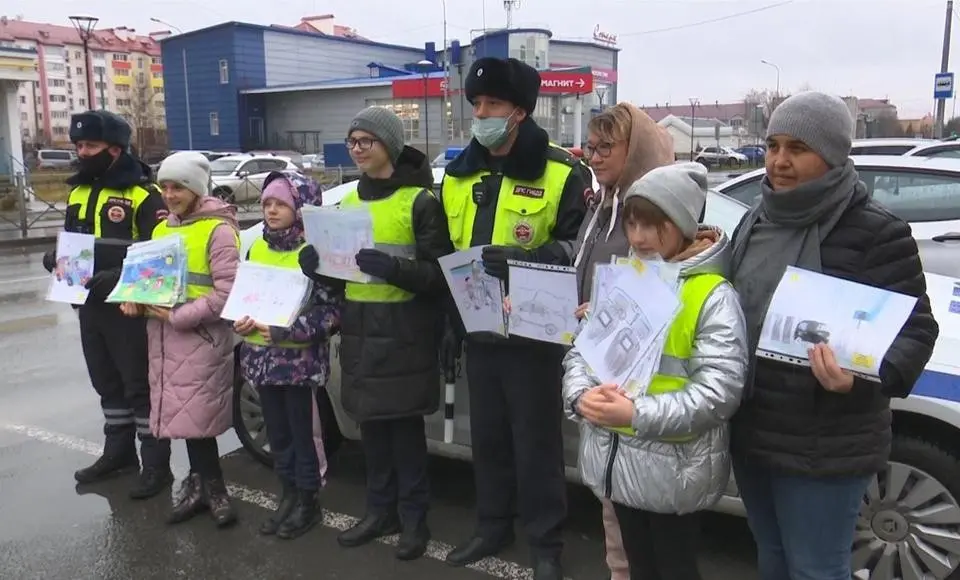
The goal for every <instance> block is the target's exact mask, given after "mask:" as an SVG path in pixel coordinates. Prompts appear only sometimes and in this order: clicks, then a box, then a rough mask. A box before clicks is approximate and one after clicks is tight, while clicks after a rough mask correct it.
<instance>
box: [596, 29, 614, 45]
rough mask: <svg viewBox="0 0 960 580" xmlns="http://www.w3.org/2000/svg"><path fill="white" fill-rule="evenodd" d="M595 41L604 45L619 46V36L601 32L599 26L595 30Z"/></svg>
mask: <svg viewBox="0 0 960 580" xmlns="http://www.w3.org/2000/svg"><path fill="white" fill-rule="evenodd" d="M593 39H594V40H596V41H597V42H602V43H604V44H610V45H614V44H617V35H616V34H613V33H612V32H604V31H602V30H600V25H599V24H598V25H597V26H596V28H594V29H593Z"/></svg>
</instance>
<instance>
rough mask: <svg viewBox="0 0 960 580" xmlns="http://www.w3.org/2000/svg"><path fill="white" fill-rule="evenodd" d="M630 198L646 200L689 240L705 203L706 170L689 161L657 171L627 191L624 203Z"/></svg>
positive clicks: (645, 176)
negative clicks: (665, 215) (657, 208)
mask: <svg viewBox="0 0 960 580" xmlns="http://www.w3.org/2000/svg"><path fill="white" fill-rule="evenodd" d="M634 196H637V197H643V198H645V199H648V200H649V201H650V202H651V203H652V204H654V205H655V206H657V207H659V208H660V209H661V210H662V211H663V213H665V214H667V217H668V218H670V221H672V222H673V223H674V224H676V226H677V229H679V230H680V231H681V232H682V233H683V237H685V238H686V239H688V240H692V239H694V238H695V237H696V235H697V229H698V228H699V224H698V223H697V222H698V221H699V219H700V214H701V213H703V207H704V205H706V203H707V168H706V167H704V166H703V165H701V164H700V163H692V162H689V161H687V162H685V163H676V164H674V165H665V166H663V167H657V168H656V169H652V170H650V171H649V172H647V173H646V174H645V175H644V176H643V177H641V178H640V179H638V180H636V181H634V182H633V183H632V184H631V185H630V187H629V188H627V192H626V193H625V194H624V196H623V201H624V203H626V201H627V200H628V199H630V198H631V197H634Z"/></svg>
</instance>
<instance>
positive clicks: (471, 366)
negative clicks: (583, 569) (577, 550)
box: [467, 341, 567, 556]
mask: <svg viewBox="0 0 960 580" xmlns="http://www.w3.org/2000/svg"><path fill="white" fill-rule="evenodd" d="M562 356H563V353H562V350H561V349H560V348H559V347H554V346H553V345H529V346H528V345H521V346H518V345H516V344H489V343H481V342H476V341H471V342H469V343H468V345H467V380H468V381H469V384H470V437H471V441H472V446H473V467H474V477H475V480H476V488H477V520H478V526H477V533H478V534H479V535H481V536H484V537H496V536H502V535H503V534H505V533H507V532H508V531H510V530H511V529H512V527H513V518H514V514H515V513H516V511H517V510H516V508H517V504H518V500H519V511H520V519H521V521H522V522H523V525H524V530H525V531H526V534H527V537H528V541H529V542H530V545H531V547H532V548H533V551H534V553H536V554H538V555H544V556H558V555H559V553H560V551H561V550H562V548H563V539H562V537H561V532H562V527H563V522H564V520H565V519H566V516H567V488H566V480H565V479H564V472H563V434H562V432H561V428H562V421H563V399H562V393H561V384H560V382H561V378H562V374H563V371H562V368H561V365H560V362H561V359H562Z"/></svg>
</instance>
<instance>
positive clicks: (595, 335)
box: [587, 288, 640, 344]
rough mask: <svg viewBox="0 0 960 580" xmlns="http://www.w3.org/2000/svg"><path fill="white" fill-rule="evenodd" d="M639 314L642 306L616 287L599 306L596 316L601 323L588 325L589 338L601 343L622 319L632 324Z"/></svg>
mask: <svg viewBox="0 0 960 580" xmlns="http://www.w3.org/2000/svg"><path fill="white" fill-rule="evenodd" d="M639 314H640V306H639V305H638V304H637V303H636V302H635V301H634V300H633V299H632V298H630V297H629V296H627V295H626V294H624V293H623V292H622V291H621V290H620V289H619V288H614V289H613V290H612V291H611V292H610V297H609V298H608V299H607V300H605V301H603V302H601V303H600V306H599V308H597V313H596V314H595V315H594V316H595V317H596V318H597V321H598V322H599V324H597V325H595V326H588V329H589V330H587V338H589V339H591V340H593V341H594V342H596V343H598V344H599V343H601V342H603V341H604V340H606V339H607V337H608V336H610V334H612V333H613V330H614V329H615V328H616V327H617V325H618V323H619V322H620V321H623V323H625V324H627V325H629V324H632V323H633V321H634V320H635V319H636V318H637V316H638V315H639Z"/></svg>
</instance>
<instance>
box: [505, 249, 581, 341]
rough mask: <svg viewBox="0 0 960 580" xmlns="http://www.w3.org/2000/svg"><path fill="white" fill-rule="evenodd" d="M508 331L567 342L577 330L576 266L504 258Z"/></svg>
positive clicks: (543, 339) (541, 338)
mask: <svg viewBox="0 0 960 580" xmlns="http://www.w3.org/2000/svg"><path fill="white" fill-rule="evenodd" d="M507 264H508V265H509V267H510V273H509V280H510V317H509V325H508V329H509V332H510V334H511V335H517V336H524V337H527V338H532V339H534V340H540V341H543V342H555V343H557V344H565V345H570V344H572V343H573V335H574V333H575V332H576V330H577V324H578V322H577V319H576V317H575V316H574V312H575V311H576V309H577V306H578V304H577V270H576V268H571V267H567V266H551V265H546V264H532V263H530V262H518V261H515V260H507Z"/></svg>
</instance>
